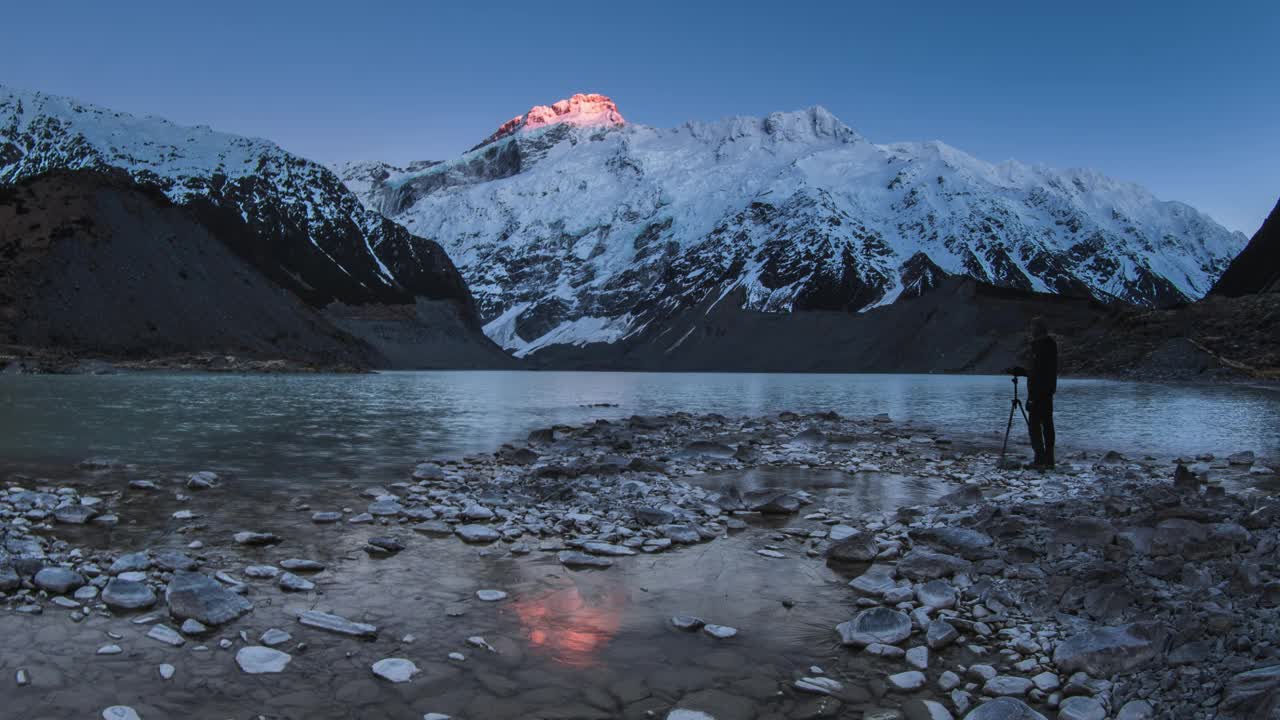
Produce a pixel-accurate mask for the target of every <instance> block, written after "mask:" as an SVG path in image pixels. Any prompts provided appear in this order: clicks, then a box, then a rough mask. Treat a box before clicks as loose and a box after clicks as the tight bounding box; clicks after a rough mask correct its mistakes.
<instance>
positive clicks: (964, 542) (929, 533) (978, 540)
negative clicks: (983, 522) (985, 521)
mask: <svg viewBox="0 0 1280 720" xmlns="http://www.w3.org/2000/svg"><path fill="white" fill-rule="evenodd" d="M911 539H912V540H915V541H918V542H924V543H927V544H930V545H935V546H937V547H941V548H944V549H946V550H948V551H950V552H953V553H955V554H956V555H959V556H960V557H963V558H965V559H967V560H985V559H987V558H989V557H994V556H995V550H994V546H995V541H994V540H992V539H991V536H990V535H988V534H986V533H984V532H979V531H977V530H971V529H969V528H956V527H936V528H925V529H923V530H914V531H912V532H911Z"/></svg>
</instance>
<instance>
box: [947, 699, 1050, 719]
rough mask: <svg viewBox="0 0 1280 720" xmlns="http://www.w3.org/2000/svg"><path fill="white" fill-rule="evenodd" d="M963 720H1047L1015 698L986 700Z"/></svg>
mask: <svg viewBox="0 0 1280 720" xmlns="http://www.w3.org/2000/svg"><path fill="white" fill-rule="evenodd" d="M964 720H1048V718H1046V717H1045V716H1043V715H1041V714H1040V713H1038V712H1036V711H1035V710H1032V709H1031V707H1030V706H1029V705H1027V704H1026V703H1024V702H1022V701H1021V700H1019V699H1017V698H1011V697H1000V698H996V699H994V700H988V701H987V702H984V703H982V704H981V705H979V706H978V707H976V708H974V709H972V710H970V711H969V714H968V715H965V716H964Z"/></svg>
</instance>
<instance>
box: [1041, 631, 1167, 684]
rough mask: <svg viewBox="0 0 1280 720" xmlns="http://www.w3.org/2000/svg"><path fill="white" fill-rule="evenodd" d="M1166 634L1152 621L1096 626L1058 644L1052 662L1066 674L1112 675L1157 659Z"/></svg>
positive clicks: (1134, 668)
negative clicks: (1081, 672) (1078, 672)
mask: <svg viewBox="0 0 1280 720" xmlns="http://www.w3.org/2000/svg"><path fill="white" fill-rule="evenodd" d="M1164 637H1165V633H1164V630H1163V629H1161V627H1160V626H1159V625H1158V624H1157V623H1152V622H1145V623H1130V624H1128V625H1120V626H1117V627H1096V628H1093V629H1090V630H1086V631H1084V632H1082V633H1078V634H1076V635H1072V636H1071V637H1069V638H1067V639H1066V640H1065V641H1063V642H1061V643H1059V644H1058V647H1056V648H1054V651H1053V663H1054V664H1055V665H1057V666H1058V670H1059V671H1061V672H1064V673H1072V672H1076V671H1083V672H1086V673H1089V674H1090V675H1093V676H1094V677H1110V676H1112V675H1115V674H1118V673H1126V672H1131V671H1133V670H1136V669H1138V668H1140V667H1142V666H1144V665H1146V664H1148V663H1150V662H1152V661H1154V660H1155V659H1156V658H1157V657H1159V656H1160V654H1161V652H1162V647H1163V645H1164Z"/></svg>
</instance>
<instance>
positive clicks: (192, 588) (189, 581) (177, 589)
mask: <svg viewBox="0 0 1280 720" xmlns="http://www.w3.org/2000/svg"><path fill="white" fill-rule="evenodd" d="M164 599H165V602H166V603H168V604H169V612H170V614H172V615H173V616H174V617H176V618H192V619H194V620H199V621H200V622H202V623H204V624H205V625H221V624H223V623H226V622H230V621H231V620H234V619H236V618H238V617H240V616H241V615H244V614H245V613H247V612H249V611H250V610H252V609H253V604H252V603H250V602H249V601H248V600H246V599H244V598H243V597H241V596H239V595H237V594H235V593H234V592H231V591H230V590H228V589H226V588H225V587H223V586H222V584H221V583H219V582H218V581H217V580H214V579H213V578H211V577H208V576H207V575H201V574H199V573H193V572H183V571H178V572H175V573H174V574H173V579H172V580H170V581H169V587H168V588H167V589H166V590H165V594H164Z"/></svg>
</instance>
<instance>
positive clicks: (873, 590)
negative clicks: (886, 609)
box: [849, 565, 898, 595]
mask: <svg viewBox="0 0 1280 720" xmlns="http://www.w3.org/2000/svg"><path fill="white" fill-rule="evenodd" d="M897 574H898V571H897V570H896V569H895V568H894V567H893V566H892V565H872V566H871V567H869V568H867V570H866V572H864V573H862V574H861V575H859V576H858V577H856V578H854V579H853V580H850V581H849V587H851V588H853V589H854V590H857V591H858V592H861V593H864V594H866V595H883V594H884V593H885V592H887V591H889V590H892V589H893V588H895V587H897V586H898V584H897V582H895V581H894V577H895V576H897Z"/></svg>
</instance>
